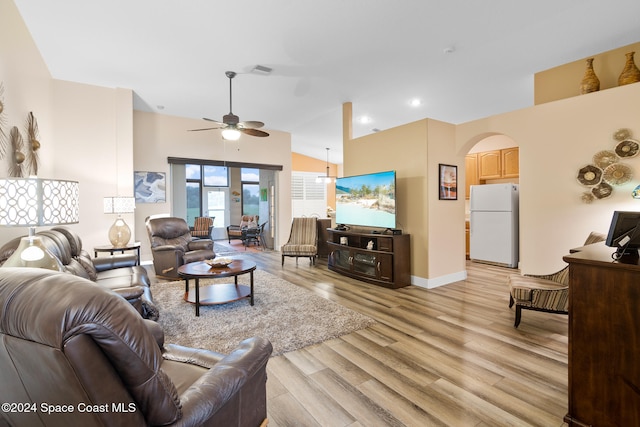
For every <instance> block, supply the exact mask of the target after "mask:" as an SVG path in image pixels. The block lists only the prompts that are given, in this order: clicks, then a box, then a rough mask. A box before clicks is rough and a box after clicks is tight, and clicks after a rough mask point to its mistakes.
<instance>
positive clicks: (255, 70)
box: [251, 65, 273, 76]
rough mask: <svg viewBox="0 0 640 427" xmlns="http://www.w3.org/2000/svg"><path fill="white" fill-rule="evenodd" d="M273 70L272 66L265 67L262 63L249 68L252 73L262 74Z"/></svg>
mask: <svg viewBox="0 0 640 427" xmlns="http://www.w3.org/2000/svg"><path fill="white" fill-rule="evenodd" d="M272 71H273V68H269V67H265V66H264V65H256V66H255V67H253V69H252V70H251V72H252V73H255V74H262V75H263V76H268V75H269V74H271V72H272Z"/></svg>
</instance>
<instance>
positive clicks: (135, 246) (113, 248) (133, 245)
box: [93, 242, 140, 265]
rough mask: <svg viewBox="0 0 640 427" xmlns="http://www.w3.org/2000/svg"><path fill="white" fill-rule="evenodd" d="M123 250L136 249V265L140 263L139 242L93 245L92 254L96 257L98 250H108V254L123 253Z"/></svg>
mask: <svg viewBox="0 0 640 427" xmlns="http://www.w3.org/2000/svg"><path fill="white" fill-rule="evenodd" d="M124 251H136V265H140V242H133V243H127V244H126V245H125V246H113V245H101V246H94V248H93V256H95V257H96V258H97V257H98V252H109V254H110V255H113V254H114V253H115V252H120V253H124Z"/></svg>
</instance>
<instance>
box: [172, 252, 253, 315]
mask: <svg viewBox="0 0 640 427" xmlns="http://www.w3.org/2000/svg"><path fill="white" fill-rule="evenodd" d="M255 269H256V263H255V262H253V261H248V260H246V259H234V260H233V261H232V262H231V264H229V265H227V266H225V267H211V266H210V265H209V264H207V263H206V262H204V261H198V262H191V263H189V264H184V265H181V266H180V267H178V275H179V276H180V277H182V278H184V300H185V301H187V302H190V303H192V304H195V306H196V316H200V306H201V305H212V304H225V303H228V302H232V301H237V300H239V299H242V298H249V300H250V303H251V305H253V271H254V270H255ZM247 273H249V276H250V285H249V286H247V285H239V284H238V276H240V275H242V274H247ZM221 277H233V279H234V283H216V284H212V285H209V286H205V287H203V288H202V289H200V279H218V278H221ZM189 279H195V282H196V286H195V289H194V290H193V291H190V290H189Z"/></svg>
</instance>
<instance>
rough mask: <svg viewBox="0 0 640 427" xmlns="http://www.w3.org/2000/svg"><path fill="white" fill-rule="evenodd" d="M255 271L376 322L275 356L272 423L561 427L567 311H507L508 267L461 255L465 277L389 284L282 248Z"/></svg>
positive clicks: (264, 256) (261, 259) (258, 256)
mask: <svg viewBox="0 0 640 427" xmlns="http://www.w3.org/2000/svg"><path fill="white" fill-rule="evenodd" d="M249 256H251V258H252V259H254V260H256V262H257V263H258V268H260V269H264V270H266V271H268V272H270V273H271V274H274V275H276V276H279V277H282V278H284V279H286V280H288V281H289V282H291V283H294V284H296V285H298V286H301V287H303V288H305V289H307V290H309V291H311V292H314V293H316V294H318V295H320V296H322V297H325V298H327V299H330V300H333V301H336V302H338V303H340V304H342V305H344V306H346V307H349V308H351V309H352V310H355V311H359V312H361V313H364V314H366V315H368V316H371V317H372V318H374V319H376V320H377V321H378V323H377V324H376V325H374V326H372V327H369V328H367V329H364V330H361V331H357V332H354V333H351V334H349V335H345V336H342V337H340V338H337V339H333V340H330V341H326V342H324V343H321V344H317V345H314V346H310V347H307V348H304V349H301V350H298V351H294V352H290V353H286V354H284V355H281V356H278V357H273V358H272V359H271V360H270V361H269V364H268V367H267V369H268V382H267V396H268V402H267V404H268V416H269V426H270V427H282V426H337V427H339V426H421V427H422V426H528V425H532V426H545V427H548V426H563V425H565V424H563V421H562V418H563V416H564V415H565V414H566V412H567V317H566V316H563V315H557V314H548V313H540V312H532V311H524V312H523V315H522V323H521V324H520V326H519V328H518V329H516V328H514V327H513V320H514V311H513V310H512V309H509V307H508V295H509V294H508V289H507V285H506V278H507V276H508V275H509V274H513V273H516V271H514V270H512V269H506V268H500V267H493V266H488V265H483V264H476V263H468V265H467V268H468V270H467V271H468V278H467V280H465V281H461V282H457V283H453V284H450V285H446V286H442V287H439V288H436V289H431V290H427V289H423V288H419V287H415V286H409V287H406V288H401V289H396V290H392V289H386V288H381V287H378V286H374V285H369V284H367V283H364V282H360V281H357V280H353V279H349V278H346V277H344V276H341V275H339V274H336V273H334V272H332V271H329V270H328V269H327V265H326V260H322V259H319V260H318V262H317V263H316V265H315V266H310V265H309V262H308V261H307V260H304V259H302V258H301V259H300V261H299V264H298V265H297V266H296V264H295V260H294V259H290V258H287V259H286V260H285V265H284V267H282V266H281V265H280V263H281V258H280V254H279V252H269V251H265V252H261V253H252V254H250V255H249Z"/></svg>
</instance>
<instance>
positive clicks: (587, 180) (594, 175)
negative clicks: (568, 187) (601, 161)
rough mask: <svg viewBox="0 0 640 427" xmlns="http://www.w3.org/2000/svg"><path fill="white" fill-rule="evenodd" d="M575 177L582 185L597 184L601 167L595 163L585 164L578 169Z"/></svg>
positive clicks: (600, 175) (600, 177) (600, 178)
mask: <svg viewBox="0 0 640 427" xmlns="http://www.w3.org/2000/svg"><path fill="white" fill-rule="evenodd" d="M577 179H578V182H579V183H580V184H582V185H586V186H591V185H598V184H600V181H601V180H602V169H600V168H599V167H597V166H595V165H586V166H584V167H582V168H581V169H580V170H578V176H577Z"/></svg>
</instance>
